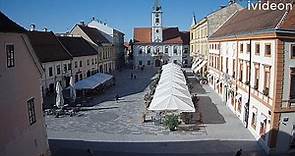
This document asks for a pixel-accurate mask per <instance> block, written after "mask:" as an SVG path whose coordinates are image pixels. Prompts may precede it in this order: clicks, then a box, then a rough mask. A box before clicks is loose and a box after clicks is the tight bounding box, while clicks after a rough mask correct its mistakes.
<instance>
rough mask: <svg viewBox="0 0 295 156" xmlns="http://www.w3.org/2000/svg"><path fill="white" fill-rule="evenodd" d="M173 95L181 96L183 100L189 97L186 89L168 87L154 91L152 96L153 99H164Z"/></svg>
mask: <svg viewBox="0 0 295 156" xmlns="http://www.w3.org/2000/svg"><path fill="white" fill-rule="evenodd" d="M173 95H177V96H182V97H185V98H190V97H191V95H190V93H189V92H188V90H186V89H182V88H176V87H173V86H168V87H165V88H161V89H158V90H156V92H155V94H154V98H157V97H164V96H173Z"/></svg>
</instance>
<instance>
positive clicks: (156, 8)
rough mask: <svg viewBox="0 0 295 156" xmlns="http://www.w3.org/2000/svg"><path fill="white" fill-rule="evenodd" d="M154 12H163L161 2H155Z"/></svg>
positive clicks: (156, 0)
mask: <svg viewBox="0 0 295 156" xmlns="http://www.w3.org/2000/svg"><path fill="white" fill-rule="evenodd" d="M153 9H154V11H159V10H161V4H160V0H155V3H154V7H153Z"/></svg>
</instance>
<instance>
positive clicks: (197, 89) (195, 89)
mask: <svg viewBox="0 0 295 156" xmlns="http://www.w3.org/2000/svg"><path fill="white" fill-rule="evenodd" d="M188 82H189V83H190V84H191V85H192V88H191V93H192V94H206V93H207V92H206V90H205V89H204V88H203V87H202V86H201V85H200V81H199V80H197V79H195V78H189V79H188Z"/></svg>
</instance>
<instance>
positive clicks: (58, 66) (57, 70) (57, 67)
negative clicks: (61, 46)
mask: <svg viewBox="0 0 295 156" xmlns="http://www.w3.org/2000/svg"><path fill="white" fill-rule="evenodd" d="M56 74H57V75H59V74H60V65H57V66H56Z"/></svg>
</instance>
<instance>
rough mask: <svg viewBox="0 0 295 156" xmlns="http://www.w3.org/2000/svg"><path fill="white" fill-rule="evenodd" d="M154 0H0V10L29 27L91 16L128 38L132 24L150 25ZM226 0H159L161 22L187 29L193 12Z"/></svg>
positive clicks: (58, 27) (62, 25) (66, 26)
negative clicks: (161, 11)
mask: <svg viewBox="0 0 295 156" xmlns="http://www.w3.org/2000/svg"><path fill="white" fill-rule="evenodd" d="M153 3H154V0H0V10H1V11H2V12H4V14H6V15H7V16H8V17H10V18H11V19H12V20H14V21H15V22H16V23H18V24H20V25H22V26H23V27H26V28H29V26H30V24H31V23H34V24H36V27H37V29H43V28H44V27H47V28H48V29H49V30H51V31H53V32H66V31H69V30H71V28H72V27H73V26H74V25H75V24H76V23H79V22H80V21H81V20H83V21H85V22H88V21H90V19H91V17H93V16H94V17H96V18H98V19H101V20H103V21H106V22H107V23H108V24H109V25H111V26H113V27H115V28H118V29H119V30H121V31H123V32H124V33H125V34H126V36H125V40H129V39H130V38H132V35H133V32H132V31H133V28H134V27H142V26H146V27H147V26H150V23H151V9H152V6H153ZM227 3H228V0H161V4H162V8H163V12H164V16H163V22H164V23H163V24H164V26H178V27H179V28H180V29H181V30H188V29H189V27H190V25H191V23H192V14H193V12H195V14H196V18H197V20H199V19H201V18H202V17H204V16H206V15H207V14H209V13H210V12H212V11H214V10H216V9H218V8H219V6H220V5H224V4H227Z"/></svg>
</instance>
